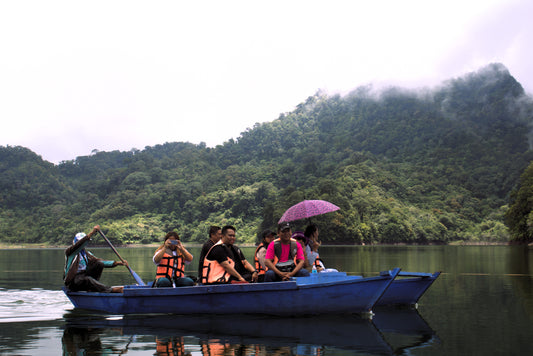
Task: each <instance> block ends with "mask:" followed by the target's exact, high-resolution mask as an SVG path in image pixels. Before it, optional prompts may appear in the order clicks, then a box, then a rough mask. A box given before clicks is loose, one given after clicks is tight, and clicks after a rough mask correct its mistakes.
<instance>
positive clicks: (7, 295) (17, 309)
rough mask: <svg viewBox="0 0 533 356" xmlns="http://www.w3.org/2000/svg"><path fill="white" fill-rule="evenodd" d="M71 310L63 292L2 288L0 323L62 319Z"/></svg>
mask: <svg viewBox="0 0 533 356" xmlns="http://www.w3.org/2000/svg"><path fill="white" fill-rule="evenodd" d="M70 309H72V304H70V301H69V300H68V298H67V297H66V296H65V294H64V293H63V292H62V291H57V290H55V291H53V290H45V289H40V288H34V289H30V290H20V289H3V288H0V323H10V322H21V321H37V320H56V319H61V318H62V317H63V314H64V313H65V312H66V311H67V310H70Z"/></svg>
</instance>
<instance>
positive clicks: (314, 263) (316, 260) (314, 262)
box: [311, 253, 322, 269]
mask: <svg viewBox="0 0 533 356" xmlns="http://www.w3.org/2000/svg"><path fill="white" fill-rule="evenodd" d="M320 261H322V260H321V259H320V256H319V255H318V253H317V254H316V258H315V260H314V261H313V263H311V266H315V267H316V269H318V268H319V267H322V266H321V265H320Z"/></svg>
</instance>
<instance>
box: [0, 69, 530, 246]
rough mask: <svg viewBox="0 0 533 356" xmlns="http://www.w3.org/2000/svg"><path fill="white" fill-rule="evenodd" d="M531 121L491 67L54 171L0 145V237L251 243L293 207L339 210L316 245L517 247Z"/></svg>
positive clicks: (307, 105)
mask: <svg viewBox="0 0 533 356" xmlns="http://www.w3.org/2000/svg"><path fill="white" fill-rule="evenodd" d="M532 119H533V104H532V101H531V98H530V97H528V96H527V95H526V94H525V93H524V91H523V89H522V87H521V86H520V84H519V83H518V82H516V80H515V79H514V78H513V77H512V76H511V75H510V74H509V72H508V71H507V69H505V68H504V67H503V66H502V65H499V64H494V65H490V66H488V67H486V68H483V69H481V70H479V71H478V72H475V73H471V74H469V75H466V76H465V77H463V78H457V79H452V80H450V81H448V82H445V83H444V84H443V85H442V86H440V87H438V88H436V89H433V90H425V91H417V92H415V91H407V90H403V89H400V88H389V89H386V90H382V91H379V92H377V91H375V90H374V89H373V88H372V87H361V88H358V89H356V90H354V91H353V92H351V93H350V94H348V95H346V96H340V95H333V96H328V95H325V94H324V93H322V92H317V93H316V94H315V95H313V96H311V97H309V98H307V100H305V101H304V102H302V103H300V104H299V105H297V106H296V109H295V110H294V111H292V112H289V113H284V114H281V115H280V117H279V118H278V119H276V120H274V121H272V122H269V123H263V124H256V125H254V127H252V128H249V129H247V130H245V131H244V132H242V133H241V135H240V136H239V137H238V138H237V139H235V140H234V139H231V140H229V141H227V142H225V143H224V144H223V145H219V146H217V147H214V148H208V147H206V146H205V144H200V145H194V144H191V143H183V142H173V143H165V144H161V145H156V146H154V147H146V148H145V149H144V150H131V151H129V152H119V151H113V152H94V153H93V154H92V155H91V156H87V157H78V158H76V159H75V160H73V161H66V162H62V163H60V164H59V165H57V166H55V165H53V164H51V163H48V162H45V161H43V160H42V159H41V158H40V157H39V156H37V155H36V154H35V153H33V152H31V151H30V150H28V149H26V148H23V147H10V146H7V147H0V173H1V174H0V241H2V242H48V243H52V244H64V243H68V241H70V240H71V236H72V235H73V234H74V233H75V232H76V231H78V230H88V229H89V228H90V227H91V226H92V225H93V224H96V223H98V224H100V225H102V226H103V227H104V228H106V229H108V230H109V233H108V237H110V238H111V239H112V240H113V241H114V242H115V243H129V242H138V243H139V242H140V243H150V242H154V241H158V240H160V239H161V238H162V236H163V235H164V233H165V231H168V230H171V229H177V230H178V231H179V232H180V234H181V236H182V237H183V239H184V240H185V241H194V242H200V241H203V240H204V239H205V238H206V236H207V230H208V227H209V225H211V224H217V225H224V224H226V223H231V224H233V225H235V226H237V228H238V230H239V236H240V238H241V242H242V241H245V242H254V241H255V240H256V236H257V234H258V233H259V232H260V231H262V229H264V228H273V227H275V226H276V222H277V220H278V219H279V218H280V216H281V215H282V214H283V212H284V211H285V210H286V209H287V208H288V207H290V206H291V205H292V204H295V203H297V202H299V201H301V200H303V199H325V200H328V201H331V202H333V203H335V204H336V205H338V206H339V207H341V210H339V211H338V212H335V213H331V214H327V215H325V216H320V217H316V218H314V219H313V222H316V223H318V224H319V225H320V227H321V230H322V232H323V233H322V234H321V237H322V238H323V239H324V241H325V242H327V243H348V244H354V243H355V244H357V243H367V244H368V243H447V242H452V241H463V240H469V241H508V239H509V237H510V233H511V234H512V236H513V237H515V238H519V239H523V238H524V236H525V235H524V233H527V234H529V235H527V236H528V238H529V236H533V234H531V233H530V232H529V230H528V229H529V225H528V224H529V222H528V220H527V219H530V220H531V218H529V217H527V218H525V220H524V214H526V212H527V214H530V212H531V207H524V206H518V205H520V204H521V205H524V204H525V203H524V202H527V201H528V198H529V199H530V200H531V199H532V198H531V195H532V194H533V192H531V186H532V183H531V182H529V180H530V179H529V180H528V178H527V177H526V176H527V175H531V176H533V173H527V172H528V171H529V170H531V168H530V169H529V170H528V171H526V173H524V175H526V176H524V175H523V176H522V180H521V187H520V189H519V190H516V191H514V193H513V196H512V205H511V206H510V209H509V211H508V212H507V213H506V211H507V203H508V200H509V195H510V192H511V191H513V188H515V186H516V184H517V183H518V181H519V177H520V174H521V173H522V172H523V171H524V169H525V168H526V167H527V166H528V164H529V162H530V161H531V158H532V151H531V150H530V147H529V142H528V138H529V130H530V125H531V123H532ZM527 209H529V210H527ZM504 215H505V221H506V223H507V224H508V225H509V227H510V229H507V227H506V226H505V225H504ZM528 216H529V215H528ZM305 223H306V221H301V222H296V224H297V227H303V226H304V224H305Z"/></svg>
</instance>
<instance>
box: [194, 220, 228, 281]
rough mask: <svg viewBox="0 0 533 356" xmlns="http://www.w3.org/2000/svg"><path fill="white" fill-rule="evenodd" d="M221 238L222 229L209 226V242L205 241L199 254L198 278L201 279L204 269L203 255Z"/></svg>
mask: <svg viewBox="0 0 533 356" xmlns="http://www.w3.org/2000/svg"><path fill="white" fill-rule="evenodd" d="M221 237H222V229H221V228H220V227H219V226H211V227H210V228H209V240H207V241H206V242H205V243H204V245H203V246H202V251H201V252H200V259H199V261H198V278H201V277H202V270H203V269H204V259H205V255H207V253H208V252H209V250H210V249H211V247H213V245H214V244H216V243H217V242H218V241H220V238H221Z"/></svg>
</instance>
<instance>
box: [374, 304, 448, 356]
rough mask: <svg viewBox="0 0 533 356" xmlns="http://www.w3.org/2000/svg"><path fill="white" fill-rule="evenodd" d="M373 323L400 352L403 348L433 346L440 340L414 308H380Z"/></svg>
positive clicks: (397, 351) (396, 351)
mask: <svg viewBox="0 0 533 356" xmlns="http://www.w3.org/2000/svg"><path fill="white" fill-rule="evenodd" d="M372 321H373V323H374V325H376V327H377V328H378V329H379V330H380V331H381V333H382V335H383V336H384V338H385V340H386V341H387V342H388V343H389V345H391V347H392V348H393V349H394V350H395V353H396V354H398V353H400V351H402V350H406V349H412V348H415V347H416V348H420V347H427V346H431V345H432V344H433V343H438V342H440V339H439V338H438V336H437V334H436V333H435V331H434V330H433V329H432V328H431V327H430V326H429V324H428V323H427V322H426V321H425V320H424V319H423V318H422V317H421V316H420V314H419V313H418V310H416V309H412V308H394V309H387V308H383V307H382V308H378V309H376V315H374V317H373V320H372Z"/></svg>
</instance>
